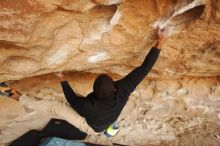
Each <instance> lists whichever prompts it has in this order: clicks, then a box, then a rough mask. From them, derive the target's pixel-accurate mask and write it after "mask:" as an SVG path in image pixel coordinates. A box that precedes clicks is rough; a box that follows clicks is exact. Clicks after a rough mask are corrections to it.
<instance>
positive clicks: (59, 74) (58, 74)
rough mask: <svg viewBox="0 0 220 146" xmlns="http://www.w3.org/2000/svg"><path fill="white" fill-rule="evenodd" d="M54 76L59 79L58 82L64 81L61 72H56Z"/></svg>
mask: <svg viewBox="0 0 220 146" xmlns="http://www.w3.org/2000/svg"><path fill="white" fill-rule="evenodd" d="M55 75H56V76H57V77H58V78H59V79H60V81H64V75H63V73H62V72H56V73H55Z"/></svg>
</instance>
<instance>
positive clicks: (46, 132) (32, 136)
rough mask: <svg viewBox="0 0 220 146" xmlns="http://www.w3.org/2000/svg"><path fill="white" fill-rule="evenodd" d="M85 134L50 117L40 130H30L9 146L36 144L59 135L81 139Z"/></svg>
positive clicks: (66, 123)
mask: <svg viewBox="0 0 220 146" xmlns="http://www.w3.org/2000/svg"><path fill="white" fill-rule="evenodd" d="M86 136H87V134H86V133H84V132H81V131H80V130H79V129H78V128H76V127H74V126H73V125H71V124H69V123H68V122H66V121H64V120H60V119H51V120H50V122H49V123H48V124H47V126H46V127H45V128H44V129H43V130H41V131H38V130H31V131H28V132H27V133H25V134H24V135H22V136H21V137H19V138H18V139H16V140H14V141H13V142H12V143H11V144H9V146H38V145H39V144H40V143H41V140H42V139H43V138H47V137H59V138H63V139H69V140H83V139H85V138H86Z"/></svg>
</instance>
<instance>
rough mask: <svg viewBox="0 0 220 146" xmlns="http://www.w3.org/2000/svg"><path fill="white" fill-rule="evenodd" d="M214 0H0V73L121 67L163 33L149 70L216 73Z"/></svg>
mask: <svg viewBox="0 0 220 146" xmlns="http://www.w3.org/2000/svg"><path fill="white" fill-rule="evenodd" d="M219 9H220V2H219V0H207V1H205V0H194V1H193V0H184V1H180V0H179V1H176V0H166V1H162V0H126V1H120V0H96V1H92V0H50V1H44V0H35V1H30V0H17V1H16V3H15V2H14V1H13V0H3V1H1V2H0V20H1V23H0V41H1V43H0V51H1V57H0V63H1V66H0V74H1V76H0V80H9V79H21V78H24V77H27V76H34V75H38V74H45V73H50V72H55V71H69V70H71V71H86V72H96V73H100V72H108V73H115V74H120V75H124V74H126V73H128V71H130V70H131V69H132V68H134V67H135V66H137V65H139V64H140V63H141V61H142V60H143V58H144V56H145V55H146V53H147V52H148V51H149V48H150V47H152V46H153V44H154V43H155V37H154V33H155V27H156V25H159V26H160V27H164V26H165V27H166V34H167V35H168V36H169V37H168V38H167V41H166V43H165V45H164V48H165V49H164V50H163V51H162V53H161V57H160V59H159V61H158V62H157V65H156V66H155V68H154V70H153V71H152V72H151V74H150V76H151V77H160V78H161V77H181V76H196V77H198V76H200V77H209V76H218V75H219V74H220V48H219V46H220V39H219V38H220V37H219V36H220V33H219V30H220V29H219V25H220V10H219Z"/></svg>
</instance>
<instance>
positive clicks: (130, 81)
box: [116, 29, 164, 98]
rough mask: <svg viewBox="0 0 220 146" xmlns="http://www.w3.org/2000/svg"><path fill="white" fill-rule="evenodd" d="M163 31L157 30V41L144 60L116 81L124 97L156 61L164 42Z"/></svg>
mask: <svg viewBox="0 0 220 146" xmlns="http://www.w3.org/2000/svg"><path fill="white" fill-rule="evenodd" d="M163 39H164V36H163V33H162V30H161V29H158V30H157V43H156V45H155V46H154V47H152V48H151V50H150V52H149V53H148V55H147V56H146V58H145V60H144V62H143V63H142V64H141V65H140V66H139V67H137V68H135V69H134V70H133V71H132V72H130V73H129V74H128V75H126V76H125V77H124V78H122V79H121V80H118V81H116V84H117V87H118V88H120V89H119V90H121V91H123V92H121V93H123V95H122V97H124V98H127V97H128V96H129V95H130V93H131V92H133V91H134V89H135V88H136V87H137V85H138V84H139V83H140V82H141V81H142V80H143V79H144V77H145V76H146V75H147V74H148V73H149V72H150V70H151V69H152V67H153V66H154V64H155V63H156V61H157V59H158V56H159V54H160V51H161V48H162V44H163Z"/></svg>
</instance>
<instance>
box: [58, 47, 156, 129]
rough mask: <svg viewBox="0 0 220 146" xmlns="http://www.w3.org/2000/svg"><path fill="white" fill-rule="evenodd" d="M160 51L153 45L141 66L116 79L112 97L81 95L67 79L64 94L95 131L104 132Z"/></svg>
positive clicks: (64, 83)
mask: <svg viewBox="0 0 220 146" xmlns="http://www.w3.org/2000/svg"><path fill="white" fill-rule="evenodd" d="M159 53H160V49H157V48H155V47H153V48H152V49H151V50H150V52H149V53H148V55H147V56H146V58H145V60H144V62H143V63H142V65H141V66H139V67H137V68H135V69H134V70H133V71H132V72H130V73H129V74H128V75H126V76H125V77H124V78H122V79H120V80H118V81H115V82H114V84H115V88H116V92H115V95H113V96H112V97H109V98H106V99H102V100H100V99H97V97H96V96H95V95H94V93H93V92H92V93H90V94H88V95H87V96H86V98H83V97H79V96H77V95H76V94H75V92H74V91H73V89H72V88H71V87H70V85H69V84H68V82H67V81H62V82H61V86H62V89H63V92H64V95H65V97H66V99H67V101H68V103H69V104H70V105H71V107H72V108H73V109H74V110H76V111H77V112H78V113H79V114H80V115H81V116H82V117H85V119H86V121H87V123H88V125H90V126H91V127H92V128H93V129H94V131H96V132H102V131H104V130H105V129H106V128H107V127H108V126H109V125H110V124H112V123H114V122H115V121H116V120H117V118H118V116H119V115H120V113H121V111H122V109H123V108H124V106H125V104H126V103H127V101H128V97H129V96H130V94H131V93H132V92H133V91H134V90H135V88H136V87H137V85H138V84H139V83H140V82H141V81H142V80H143V79H144V77H145V76H146V75H147V74H148V73H149V71H150V70H151V69H152V67H153V66H154V64H155V63H156V61H157V58H158V56H159Z"/></svg>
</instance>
